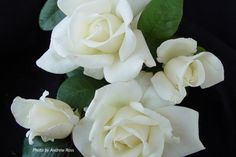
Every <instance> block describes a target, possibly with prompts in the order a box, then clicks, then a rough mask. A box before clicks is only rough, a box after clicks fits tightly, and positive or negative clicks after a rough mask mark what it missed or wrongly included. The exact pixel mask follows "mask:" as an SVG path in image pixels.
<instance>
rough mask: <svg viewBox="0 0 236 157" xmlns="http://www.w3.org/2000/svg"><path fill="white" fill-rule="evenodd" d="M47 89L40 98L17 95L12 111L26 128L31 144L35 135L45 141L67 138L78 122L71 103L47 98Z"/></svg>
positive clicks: (18, 121)
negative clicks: (25, 97) (26, 97)
mask: <svg viewBox="0 0 236 157" xmlns="http://www.w3.org/2000/svg"><path fill="white" fill-rule="evenodd" d="M48 94H49V93H48V92H47V91H45V92H44V93H43V95H42V96H41V98H40V100H34V99H23V98H20V97H16V98H15V99H14V100H13V103H12V105H11V111H12V114H13V116H14V117H15V119H16V121H17V123H18V124H19V125H21V126H22V127H24V128H26V129H30V130H29V131H28V132H27V134H26V135H27V137H29V144H33V138H34V137H35V136H41V138H42V140H43V141H44V142H47V141H49V140H51V141H53V140H54V139H63V138H66V137H67V136H68V135H69V134H70V133H71V131H72V129H73V127H74V125H75V124H76V123H77V122H78V117H77V116H75V115H74V112H73V110H72V109H71V108H70V106H69V105H67V104H65V103H64V102H62V101H59V100H56V99H51V98H46V96H47V95H48Z"/></svg>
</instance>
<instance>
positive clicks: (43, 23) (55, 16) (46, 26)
mask: <svg viewBox="0 0 236 157" xmlns="http://www.w3.org/2000/svg"><path fill="white" fill-rule="evenodd" d="M64 17H65V14H64V13H63V12H62V11H61V10H60V9H59V8H58V7H57V0H47V2H46V3H45V4H44V6H43V8H42V10H41V12H40V15H39V26H40V28H41V29H42V30H45V31H50V30H52V29H53V28H54V27H55V26H56V25H57V24H58V23H59V22H60V21H61V20H62V19H63V18H64Z"/></svg>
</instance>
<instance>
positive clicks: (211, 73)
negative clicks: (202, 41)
mask: <svg viewBox="0 0 236 157" xmlns="http://www.w3.org/2000/svg"><path fill="white" fill-rule="evenodd" d="M193 57H194V59H198V60H200V61H201V63H202V65H203V67H204V70H205V75H206V77H205V82H204V83H203V84H202V85H201V88H208V87H210V86H213V85H215V84H217V83H219V82H221V81H223V80H224V67H223V64H222V63H221V61H220V60H219V59H218V58H217V57H216V56H215V55H214V54H212V53H210V52H201V53H199V54H197V55H195V56H193Z"/></svg>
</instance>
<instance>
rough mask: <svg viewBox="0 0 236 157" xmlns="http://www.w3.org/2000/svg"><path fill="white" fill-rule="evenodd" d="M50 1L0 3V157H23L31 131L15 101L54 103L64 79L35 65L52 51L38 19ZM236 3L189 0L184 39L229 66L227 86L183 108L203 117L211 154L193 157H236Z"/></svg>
mask: <svg viewBox="0 0 236 157" xmlns="http://www.w3.org/2000/svg"><path fill="white" fill-rule="evenodd" d="M44 2H45V0H11V1H7V0H1V1H0V24H1V25H0V58H1V63H0V64H1V65H0V68H1V71H0V72H1V77H0V78H1V82H0V83H1V86H0V92H1V93H0V129H1V131H0V133H1V135H0V143H1V148H0V156H4V157H8V156H21V147H22V142H23V139H24V136H25V133H26V130H25V129H23V128H22V127H20V126H19V125H18V124H17V123H16V122H15V120H14V119H13V117H12V115H11V113H10V105H11V102H12V100H13V99H14V97H16V96H18V95H19V96H21V97H24V98H35V99H36V98H39V97H40V96H41V94H42V92H43V91H44V90H45V89H46V90H48V91H50V96H51V97H55V93H56V90H57V88H58V86H59V84H60V83H61V81H62V79H63V76H61V75H54V74H50V73H47V72H44V71H43V70H41V69H39V68H38V67H37V66H36V65H35V61H36V60H37V59H38V58H39V57H40V56H41V55H42V54H43V53H44V52H45V51H46V50H47V48H48V45H49V41H50V33H51V32H45V31H41V30H40V29H39V26H38V15H39V12H40V10H41V8H42V6H43V4H44ZM235 8H236V1H235V0H224V1H217V0H185V6H184V18H183V21H182V23H181V25H180V29H179V34H181V35H182V36H184V37H192V38H194V39H196V40H197V41H198V42H199V45H201V46H203V47H205V48H206V49H207V50H208V51H211V52H213V53H214V54H215V55H216V56H218V57H219V58H220V59H221V61H222V62H223V64H224V68H225V81H224V82H222V83H220V84H218V85H216V86H214V87H211V88H208V89H204V90H200V88H194V89H193V88H192V89H191V90H190V91H189V96H188V97H187V98H186V99H185V100H184V102H183V105H184V106H187V107H190V108H193V109H195V110H197V111H199V113H200V119H199V124H200V138H201V140H202V142H203V144H204V145H205V147H206V150H204V151H201V152H198V153H196V154H193V155H191V157H211V156H212V157H226V156H227V157H230V156H232V157H234V156H236V153H235V151H234V149H236V145H235V141H236V138H235V132H236V129H235V121H234V116H235V113H236V112H235V105H236V83H235V81H236V40H235V37H236V9H235Z"/></svg>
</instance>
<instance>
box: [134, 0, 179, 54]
mask: <svg viewBox="0 0 236 157" xmlns="http://www.w3.org/2000/svg"><path fill="white" fill-rule="evenodd" d="M182 15H183V0H152V1H151V2H150V3H149V4H148V5H147V7H146V8H145V9H144V11H143V12H142V14H141V17H140V19H139V22H138V28H139V29H140V30H141V31H142V32H143V35H144V37H145V39H146V41H147V44H148V46H149V49H150V51H151V52H152V55H153V56H154V57H155V58H156V48H157V47H158V46H159V45H160V43H161V42H163V41H164V40H166V39H169V38H171V37H172V36H173V35H174V34H175V33H176V31H177V30H178V27H179V24H180V22H181V19H182Z"/></svg>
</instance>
